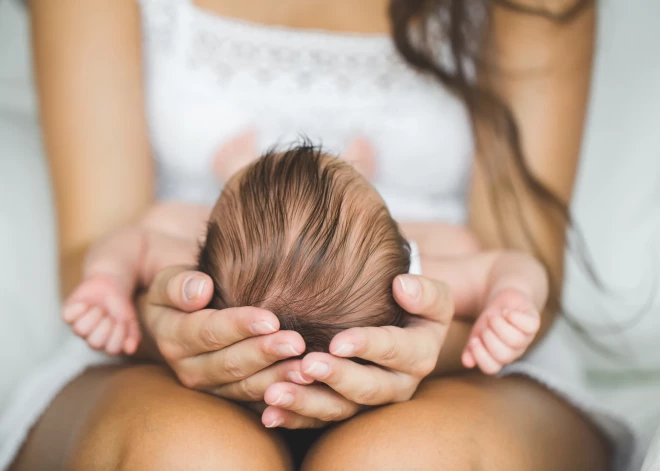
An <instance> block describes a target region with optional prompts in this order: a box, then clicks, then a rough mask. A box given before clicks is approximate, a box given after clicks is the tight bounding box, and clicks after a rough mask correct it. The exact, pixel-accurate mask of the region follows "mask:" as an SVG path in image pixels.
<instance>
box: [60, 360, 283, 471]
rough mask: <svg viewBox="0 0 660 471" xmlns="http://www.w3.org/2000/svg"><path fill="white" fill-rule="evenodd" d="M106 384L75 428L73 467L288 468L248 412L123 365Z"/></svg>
mask: <svg viewBox="0 0 660 471" xmlns="http://www.w3.org/2000/svg"><path fill="white" fill-rule="evenodd" d="M108 383H109V384H108V387H107V390H106V391H105V393H104V394H103V396H102V397H101V398H100V400H99V403H98V406H97V407H96V410H95V411H94V412H93V414H91V415H90V417H89V419H88V422H87V424H86V426H85V427H84V429H83V430H82V431H81V434H80V437H81V438H80V440H79V443H78V446H77V447H75V451H74V453H73V459H72V467H73V468H74V469H80V470H83V469H84V470H86V469H100V468H103V469H105V468H107V469H119V470H121V469H126V470H132V469H140V470H150V469H153V470H161V469H200V470H204V469H250V470H253V469H254V470H259V469H263V470H277V469H287V468H289V458H288V456H287V454H286V452H285V449H284V447H283V445H282V444H281V443H280V442H279V441H278V439H277V438H276V436H275V435H273V434H272V432H270V431H268V430H266V429H264V427H263V426H262V425H261V424H260V423H259V421H258V419H257V418H256V417H254V416H253V415H252V414H251V413H250V412H248V411H247V410H245V409H243V408H241V407H240V406H237V405H235V404H232V403H229V402H225V401H222V400H220V399H218V398H215V397H212V396H207V395H205V394H201V393H198V392H195V391H190V390H187V389H185V388H183V387H181V386H179V385H178V384H177V383H176V381H174V379H173V378H172V377H171V376H169V375H168V374H167V373H166V372H165V371H164V370H163V369H160V368H157V367H153V366H137V367H133V368H127V369H124V370H122V371H121V372H119V373H117V374H116V375H115V376H114V377H113V378H112V380H111V381H109V382H108ZM257 450H258V452H255V451H257Z"/></svg>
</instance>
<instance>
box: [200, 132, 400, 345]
mask: <svg viewBox="0 0 660 471" xmlns="http://www.w3.org/2000/svg"><path fill="white" fill-rule="evenodd" d="M409 265H410V248H409V246H408V243H407V242H406V240H405V239H404V238H403V236H402V235H401V233H400V231H399V227H398V225H397V224H396V222H395V221H394V219H392V217H391V216H390V213H389V211H388V210H387V207H386V206H385V203H384V202H383V200H382V199H381V197H380V196H379V195H378V193H377V192H376V190H375V189H374V188H373V187H372V186H371V185H370V184H369V183H368V182H367V181H366V180H365V179H364V178H362V177H361V176H360V174H359V173H358V172H356V171H355V170H354V169H353V168H352V167H351V166H350V165H349V164H347V163H345V162H344V161H342V160H339V159H337V158H334V157H331V156H329V155H327V154H324V153H323V152H321V151H320V150H319V149H318V148H315V147H313V146H311V145H308V144H303V145H300V146H296V147H294V148H291V149H290V150H288V151H285V152H281V153H276V152H269V153H266V154H265V155H264V156H262V157H261V158H260V159H259V160H257V161H255V162H254V163H253V164H251V165H250V166H248V167H246V168H245V169H243V170H241V171H240V172H239V173H238V174H236V175H235V176H234V177H233V178H232V179H231V180H230V181H229V182H228V183H227V185H226V187H225V189H224V191H223V192H222V194H221V195H220V198H219V199H218V202H217V203H216V205H215V207H214V208H213V211H212V213H211V217H210V220H209V223H208V232H207V236H206V241H205V243H204V245H203V246H202V249H201V253H200V256H199V269H200V270H201V271H203V272H205V273H207V274H208V275H210V277H211V278H212V279H213V283H214V288H215V294H214V297H213V300H212V302H211V305H210V306H209V307H212V308H215V309H224V308H228V307H236V306H258V307H261V308H264V309H267V310H269V311H271V312H273V313H274V314H275V315H276V316H277V317H278V318H279V320H280V324H281V329H282V330H295V331H297V332H299V333H300V334H301V335H302V337H303V339H304V340H305V344H306V345H307V352H312V351H326V352H327V351H328V347H329V345H330V340H332V338H333V337H334V336H335V335H336V334H337V333H338V332H340V331H342V330H345V329H348V328H351V327H366V326H383V325H401V324H402V322H403V319H404V316H405V312H404V311H403V310H402V309H401V308H400V307H399V306H398V305H397V304H396V302H395V301H394V298H393V296H392V281H393V280H394V278H395V277H396V275H399V274H402V273H407V272H408V269H409Z"/></svg>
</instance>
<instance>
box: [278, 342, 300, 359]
mask: <svg viewBox="0 0 660 471" xmlns="http://www.w3.org/2000/svg"><path fill="white" fill-rule="evenodd" d="M275 352H276V353H277V354H278V355H280V356H283V357H289V356H292V355H293V356H296V355H300V353H301V352H297V351H296V349H295V348H293V346H292V345H291V344H288V343H283V344H280V345H278V346H277V347H275Z"/></svg>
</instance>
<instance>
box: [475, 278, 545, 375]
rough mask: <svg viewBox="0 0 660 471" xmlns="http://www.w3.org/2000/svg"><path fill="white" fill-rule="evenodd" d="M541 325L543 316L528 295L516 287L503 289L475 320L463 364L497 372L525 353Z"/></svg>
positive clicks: (486, 371) (489, 371) (489, 372)
mask: <svg viewBox="0 0 660 471" xmlns="http://www.w3.org/2000/svg"><path fill="white" fill-rule="evenodd" d="M540 326H541V316H540V314H539V311H538V310H537V309H536V307H535V305H534V303H533V302H532V300H531V299H530V297H529V296H527V295H526V294H524V293H522V292H521V291H518V290H516V289H507V290H504V291H502V292H500V293H499V294H497V295H496V296H495V297H494V298H493V299H491V300H490V302H489V303H488V305H487V306H486V309H485V310H484V312H483V313H482V314H481V315H480V316H479V318H478V319H477V321H476V322H475V324H474V327H473V328H472V332H471V333H470V339H469V340H468V344H467V345H466V347H465V350H464V351H463V356H462V361H463V365H464V366H465V367H466V368H474V367H475V366H479V368H480V369H481V371H483V372H484V373H486V374H495V373H497V372H498V371H500V370H501V369H502V367H503V366H504V365H507V364H509V363H511V362H513V361H514V360H516V359H518V358H520V357H521V356H522V355H523V354H524V353H525V351H526V350H527V348H528V347H529V346H530V344H531V343H532V340H534V337H535V336H536V333H537V332H538V330H539V327H540Z"/></svg>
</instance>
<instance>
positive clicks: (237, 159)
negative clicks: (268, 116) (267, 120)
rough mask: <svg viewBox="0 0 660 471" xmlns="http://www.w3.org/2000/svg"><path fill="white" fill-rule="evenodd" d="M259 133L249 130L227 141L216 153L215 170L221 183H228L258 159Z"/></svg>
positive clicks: (252, 129)
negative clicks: (237, 173)
mask: <svg viewBox="0 0 660 471" xmlns="http://www.w3.org/2000/svg"><path fill="white" fill-rule="evenodd" d="M258 156H259V155H258V153H257V132H256V130H255V129H254V128H249V129H247V130H245V131H243V132H241V133H240V134H238V135H236V136H234V137H232V138H231V139H229V140H228V141H226V142H225V143H224V144H222V146H220V148H219V149H218V150H217V151H216V154H215V158H214V160H213V170H214V171H215V174H216V176H217V177H218V178H219V179H220V181H221V182H223V183H227V182H228V181H229V180H230V179H231V177H233V176H234V174H236V172H238V171H239V170H240V169H242V168H243V167H246V166H248V165H249V164H251V163H252V162H253V161H254V160H256V159H257V157H258Z"/></svg>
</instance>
